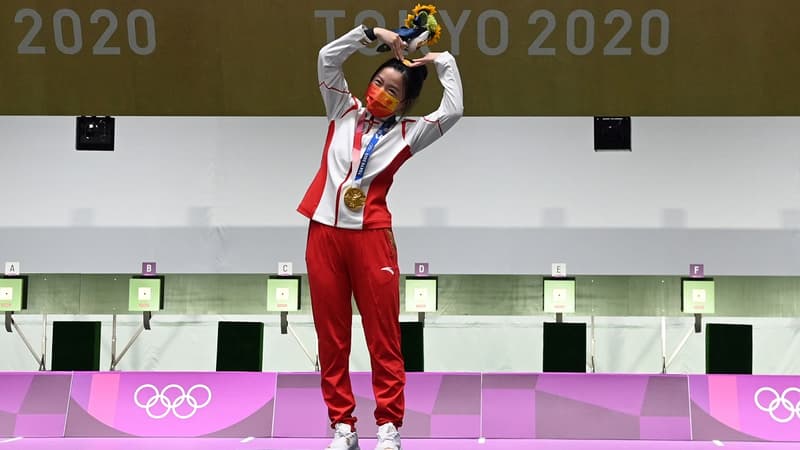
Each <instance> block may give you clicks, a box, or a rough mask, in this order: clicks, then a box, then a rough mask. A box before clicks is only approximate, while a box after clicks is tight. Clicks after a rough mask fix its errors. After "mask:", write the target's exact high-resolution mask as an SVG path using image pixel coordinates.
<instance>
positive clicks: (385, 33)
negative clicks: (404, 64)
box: [372, 27, 408, 61]
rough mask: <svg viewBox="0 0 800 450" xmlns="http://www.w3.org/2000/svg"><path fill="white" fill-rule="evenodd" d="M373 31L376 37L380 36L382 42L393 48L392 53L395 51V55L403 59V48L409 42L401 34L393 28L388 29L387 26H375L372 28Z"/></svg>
mask: <svg viewBox="0 0 800 450" xmlns="http://www.w3.org/2000/svg"><path fill="white" fill-rule="evenodd" d="M372 32H373V33H375V37H376V38H378V40H380V41H381V42H383V43H384V44H386V45H388V46H389V48H391V49H392V53H394V57H395V58H397V59H399V60H400V61H402V60H403V49H405V48H406V47H407V46H408V44H406V43H405V41H403V39H401V38H400V35H399V34H397V33H395V32H394V31H392V30H387V29H386V28H381V27H375V28H373V29H372Z"/></svg>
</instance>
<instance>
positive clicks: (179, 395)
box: [133, 384, 211, 420]
mask: <svg viewBox="0 0 800 450" xmlns="http://www.w3.org/2000/svg"><path fill="white" fill-rule="evenodd" d="M145 390H152V395H150V397H149V398H148V399H147V401H144V402H143V401H141V399H140V395H139V394H140V393H141V392H142V391H145ZM197 390H203V391H206V397H207V398H206V400H205V401H204V402H203V403H199V402H198V399H197V398H195V396H194V395H193V393H194V392H195V391H197ZM170 394H172V395H170ZM133 401H134V403H136V406H138V407H139V408H142V409H144V410H145V411H147V415H148V416H149V417H150V418H151V419H156V420H158V419H163V418H165V417H167V416H168V415H169V414H170V413H172V415H173V416H175V417H177V418H178V419H181V420H186V419H189V418H191V417H192V416H194V415H195V414H196V413H197V411H198V410H200V409H202V408H205V407H206V406H208V404H209V403H211V389H209V388H208V386H206V385H204V384H195V385H194V386H192V387H191V388H189V390H188V391H187V390H184V389H183V387H182V386H180V385H177V384H170V385H168V386H167V387H165V388H164V389H163V390H161V391H159V390H158V388H157V387H155V386H153V385H152V384H143V385H141V386H139V388H138V389H136V392H134V393H133ZM184 403H185V404H186V406H184V407H183V408H181V406H183V405H184ZM158 404H160V405H161V407H163V408H164V412H161V413H159V412H158V410H160V409H161V407H158V406H156V405H158ZM178 408H181V410H180V411H179V410H178ZM153 410H155V411H156V412H155V413H154V412H153ZM186 411H189V412H186Z"/></svg>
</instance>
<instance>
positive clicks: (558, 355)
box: [542, 322, 586, 372]
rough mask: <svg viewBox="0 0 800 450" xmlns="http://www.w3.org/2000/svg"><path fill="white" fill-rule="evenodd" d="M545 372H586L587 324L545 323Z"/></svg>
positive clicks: (543, 340)
mask: <svg viewBox="0 0 800 450" xmlns="http://www.w3.org/2000/svg"><path fill="white" fill-rule="evenodd" d="M542 346H543V347H544V349H543V350H544V351H543V353H544V356H543V359H544V361H543V364H542V365H543V370H544V371H545V372H586V324H585V323H563V322H562V323H553V322H545V324H544V333H543V338H542Z"/></svg>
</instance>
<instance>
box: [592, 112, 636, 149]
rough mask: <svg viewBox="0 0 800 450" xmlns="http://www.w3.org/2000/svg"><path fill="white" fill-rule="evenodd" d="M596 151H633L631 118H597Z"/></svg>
mask: <svg viewBox="0 0 800 450" xmlns="http://www.w3.org/2000/svg"><path fill="white" fill-rule="evenodd" d="M594 149H595V151H597V150H628V151H629V150H631V118H630V117H595V118H594Z"/></svg>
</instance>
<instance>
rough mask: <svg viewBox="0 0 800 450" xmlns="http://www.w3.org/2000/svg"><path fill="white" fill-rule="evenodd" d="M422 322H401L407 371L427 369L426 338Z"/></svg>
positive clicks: (402, 343) (402, 345)
mask: <svg viewBox="0 0 800 450" xmlns="http://www.w3.org/2000/svg"><path fill="white" fill-rule="evenodd" d="M424 330H425V327H424V326H423V324H422V322H400V334H401V336H402V339H401V342H400V345H401V348H402V351H403V360H404V361H405V367H406V372H424V371H425V339H424Z"/></svg>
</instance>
